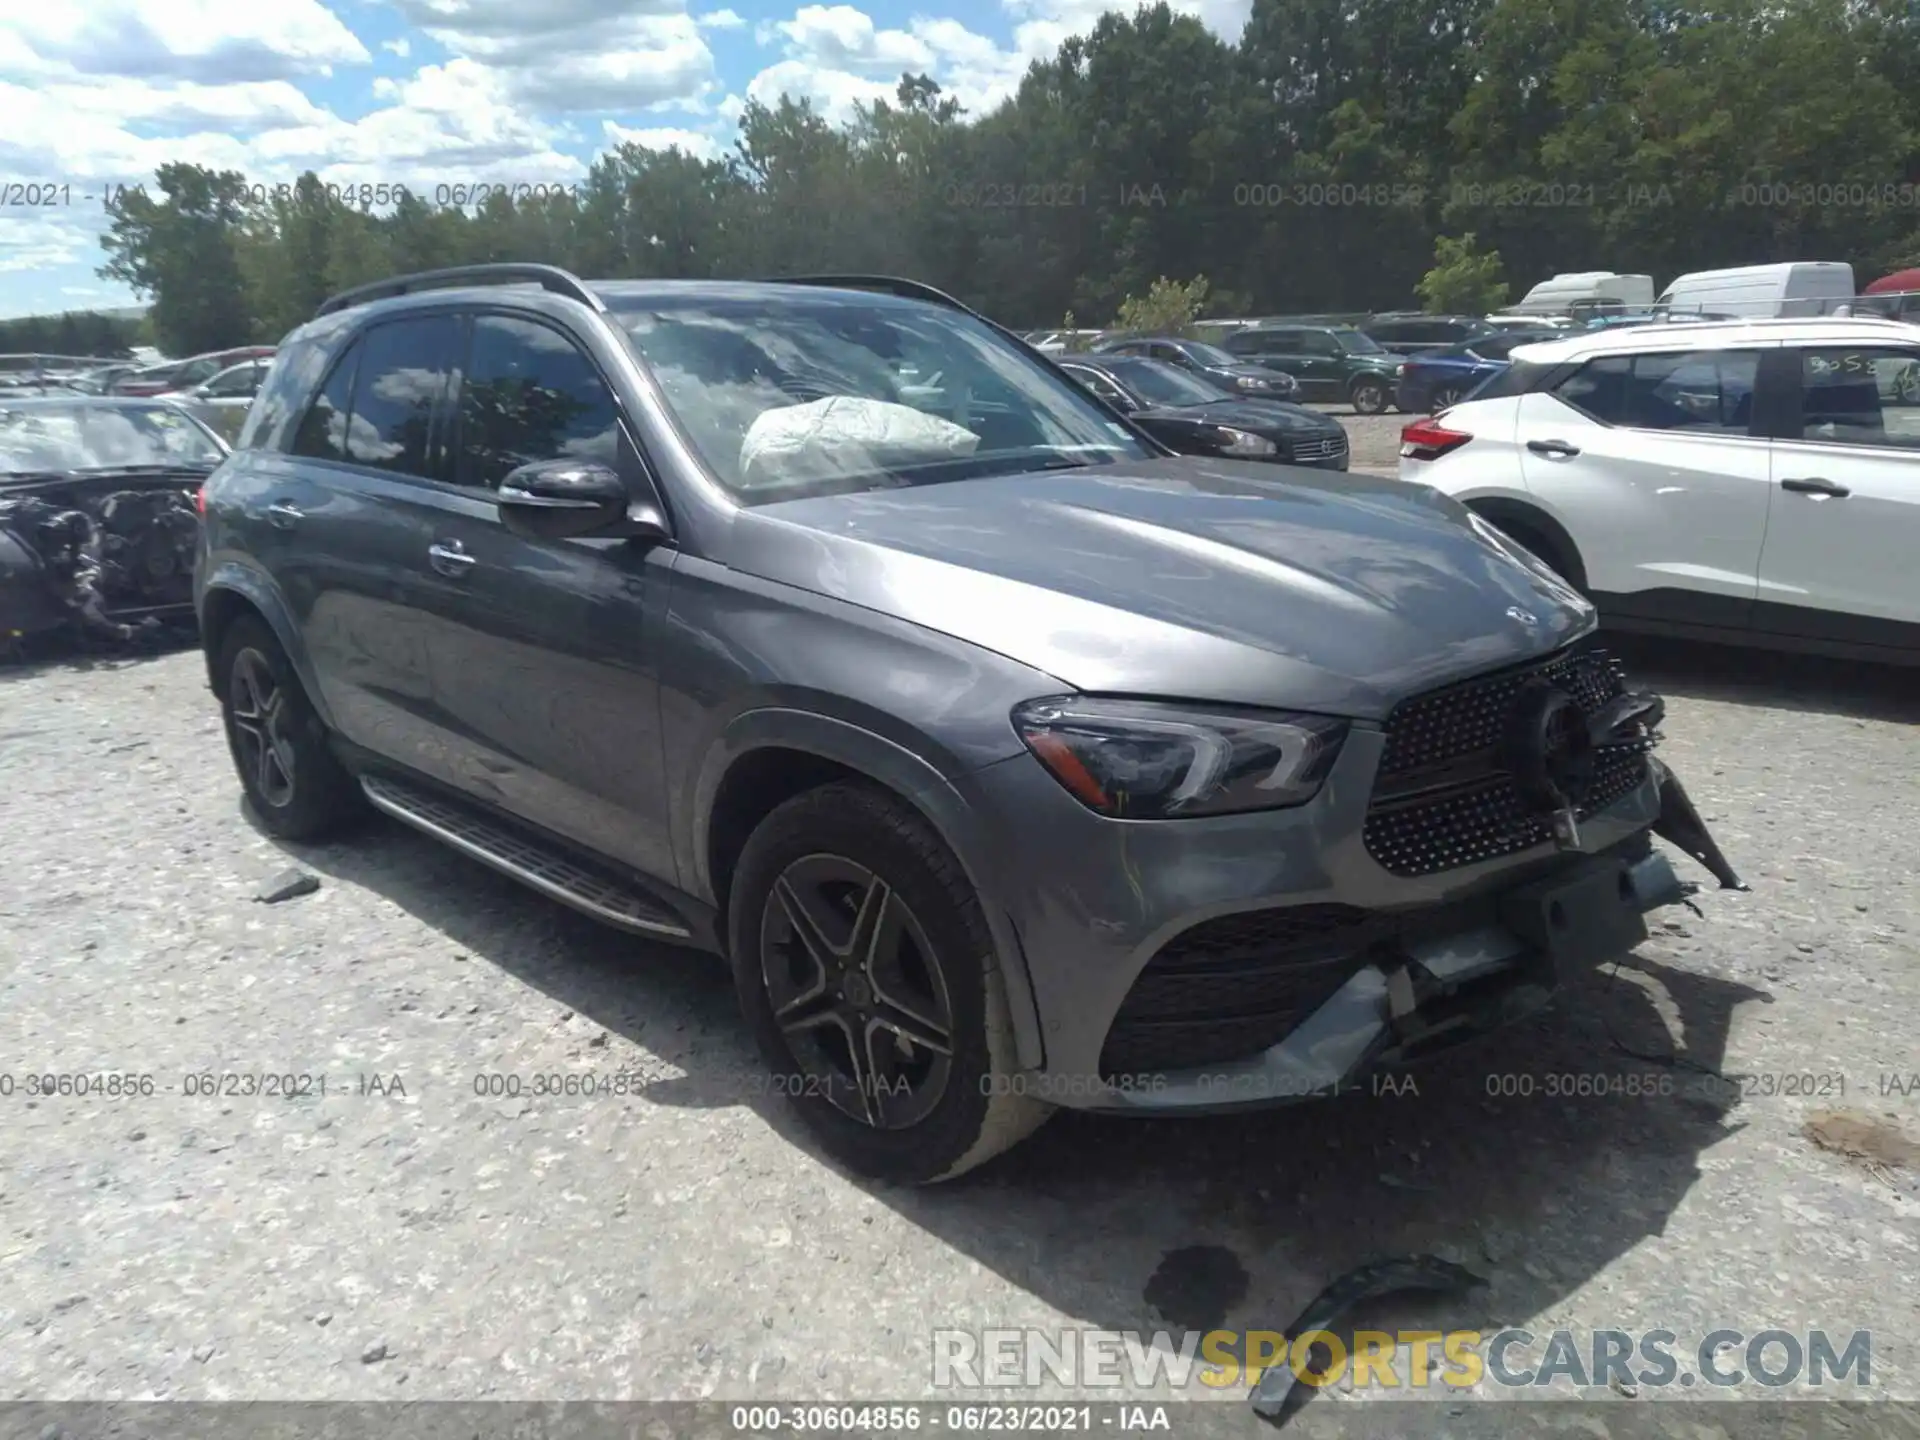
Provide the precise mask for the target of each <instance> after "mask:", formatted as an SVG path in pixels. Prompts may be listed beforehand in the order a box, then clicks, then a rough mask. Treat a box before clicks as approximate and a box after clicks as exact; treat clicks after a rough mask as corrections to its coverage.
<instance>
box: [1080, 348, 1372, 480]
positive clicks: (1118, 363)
mask: <svg viewBox="0 0 1920 1440" xmlns="http://www.w3.org/2000/svg"><path fill="white" fill-rule="evenodd" d="M1060 368H1061V369H1063V370H1065V371H1066V372H1067V373H1068V374H1069V375H1071V376H1072V377H1073V378H1074V379H1075V380H1077V381H1079V382H1080V384H1081V385H1083V386H1085V387H1086V388H1087V390H1089V391H1090V392H1092V393H1093V394H1094V395H1095V396H1097V397H1098V398H1100V399H1101V400H1104V401H1106V403H1107V404H1109V405H1111V406H1112V407H1113V408H1114V409H1116V410H1119V411H1121V412H1122V413H1123V414H1125V415H1126V416H1127V418H1128V419H1130V420H1132V421H1133V423H1134V424H1136V425H1138V426H1139V427H1140V428H1141V429H1142V430H1145V431H1146V432H1147V433H1148V434H1150V435H1152V436H1153V438H1154V439H1156V440H1158V441H1160V442H1161V444H1163V445H1166V446H1168V447H1169V448H1170V449H1174V450H1177V451H1179V452H1180V453H1181V454H1182V455H1218V456H1222V457H1224V458H1229V459H1234V460H1270V461H1272V462H1273V463H1275V464H1278V465H1306V466H1311V467H1312V468H1314V469H1316V470H1344V469H1346V468H1347V459H1348V456H1347V432H1346V429H1345V427H1344V426H1342V425H1341V424H1340V422H1339V421H1338V420H1335V419H1333V418H1332V417H1331V416H1329V415H1322V414H1321V413H1320V412H1319V411H1317V410H1309V409H1307V408H1306V407H1305V406H1304V405H1294V404H1291V403H1290V402H1288V401H1285V400H1236V399H1234V398H1232V397H1231V396H1226V395H1222V394H1220V393H1219V392H1218V391H1216V390H1215V389H1213V387H1211V386H1209V385H1207V384H1205V383H1204V382H1202V381H1200V380H1197V379H1195V378H1194V377H1193V376H1191V375H1189V374H1187V373H1186V372H1185V371H1182V370H1176V369H1174V367H1173V366H1171V365H1167V364H1165V363H1163V362H1161V361H1159V360H1149V359H1147V358H1145V357H1144V356H1138V355H1075V356H1072V357H1070V358H1068V359H1066V360H1063V361H1061V362H1060Z"/></svg>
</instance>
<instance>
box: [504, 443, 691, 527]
mask: <svg viewBox="0 0 1920 1440" xmlns="http://www.w3.org/2000/svg"><path fill="white" fill-rule="evenodd" d="M496 503H497V504H498V506H499V509H500V518H501V520H503V521H504V522H505V523H506V527H507V528H508V529H509V530H511V531H513V532H514V533H515V534H517V535H525V536H526V537H528V538H529V539H533V540H571V539H575V538H577V537H579V536H584V535H602V536H633V537H651V538H654V539H664V538H665V537H666V534H667V525H666V520H665V518H664V517H663V516H662V515H661V514H660V512H659V511H658V510H657V509H655V508H654V507H653V506H652V505H651V504H645V505H641V504H634V503H632V502H631V501H630V499H629V497H628V494H627V485H626V482H625V481H624V480H622V479H621V478H620V476H619V475H618V474H617V473H616V472H615V471H613V470H612V469H610V468H609V467H607V466H605V465H601V464H598V463H596V462H594V461H591V460H536V461H534V462H533V463H532V464H530V465H522V466H520V467H519V469H517V470H514V471H512V472H511V473H510V474H509V475H508V476H507V478H506V479H504V480H502V481H501V482H500V493H499V496H498V498H497V501H496Z"/></svg>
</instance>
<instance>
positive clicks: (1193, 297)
mask: <svg viewBox="0 0 1920 1440" xmlns="http://www.w3.org/2000/svg"><path fill="white" fill-rule="evenodd" d="M1206 300H1207V277H1206V276H1204V275H1197V276H1195V277H1194V278H1193V279H1191V280H1189V281H1187V282H1186V283H1185V284H1182V283H1180V282H1179V281H1177V280H1169V279H1167V278H1166V276H1164V275H1163V276H1161V277H1160V278H1159V279H1157V280H1155V281H1154V282H1153V283H1152V284H1151V285H1149V286H1148V287H1147V293H1146V294H1144V295H1129V296H1128V297H1127V298H1126V299H1124V300H1122V301H1121V302H1120V308H1119V310H1118V311H1117V312H1116V313H1115V315H1114V318H1113V328H1114V329H1116V330H1150V331H1152V332H1153V333H1154V334H1156V335H1183V334H1185V333H1186V332H1187V331H1188V330H1189V329H1191V328H1192V326H1193V322H1194V321H1195V320H1197V319H1198V318H1199V316H1200V307H1201V306H1202V305H1204V304H1205V303H1206Z"/></svg>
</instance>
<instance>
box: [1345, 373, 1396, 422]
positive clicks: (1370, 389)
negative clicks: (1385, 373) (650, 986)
mask: <svg viewBox="0 0 1920 1440" xmlns="http://www.w3.org/2000/svg"><path fill="white" fill-rule="evenodd" d="M1347 398H1348V399H1350V400H1351V401H1352V402H1353V413H1354V414H1356V415H1384V414H1386V413H1387V387H1386V382H1384V381H1381V380H1376V379H1374V378H1373V377H1372V376H1367V377H1365V378H1363V379H1360V380H1356V381H1354V382H1353V387H1352V389H1350V390H1349V391H1348V392H1347Z"/></svg>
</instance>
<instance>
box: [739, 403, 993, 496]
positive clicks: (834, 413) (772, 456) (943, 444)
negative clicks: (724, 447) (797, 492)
mask: <svg viewBox="0 0 1920 1440" xmlns="http://www.w3.org/2000/svg"><path fill="white" fill-rule="evenodd" d="M979 443H980V437H979V436H978V435H976V434H974V433H973V431H971V430H967V429H964V428H962V427H961V426H959V425H955V424H953V423H952V422H951V421H948V420H942V419H941V418H940V417H939V416H937V415H928V414H926V413H925V412H924V411H920V410H916V409H914V408H913V407H912V406H911V405H896V404H894V403H893V402H891V401H888V400H868V399H864V398H862V397H859V396H854V395H831V396H828V397H827V398H826V399H825V400H813V401H810V402H808V403H807V404H805V405H785V406H781V407H780V408H778V409H775V410H768V411H765V412H764V413H762V414H761V416H760V417H759V418H758V419H757V420H755V421H754V422H753V424H752V425H751V426H750V427H749V428H748V430H747V438H746V440H745V441H744V442H743V443H742V444H741V446H740V483H741V484H742V485H744V486H746V487H748V488H753V487H756V486H762V485H777V484H791V483H793V482H795V481H804V480H827V479H831V478H833V477H834V476H836V475H857V474H861V473H864V472H866V471H871V470H884V469H889V468H891V467H893V466H897V465H912V464H924V463H926V462H927V461H930V460H947V459H955V458H958V457H960V456H962V455H971V454H972V453H973V451H974V447H975V446H977V445H978V444H979Z"/></svg>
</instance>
